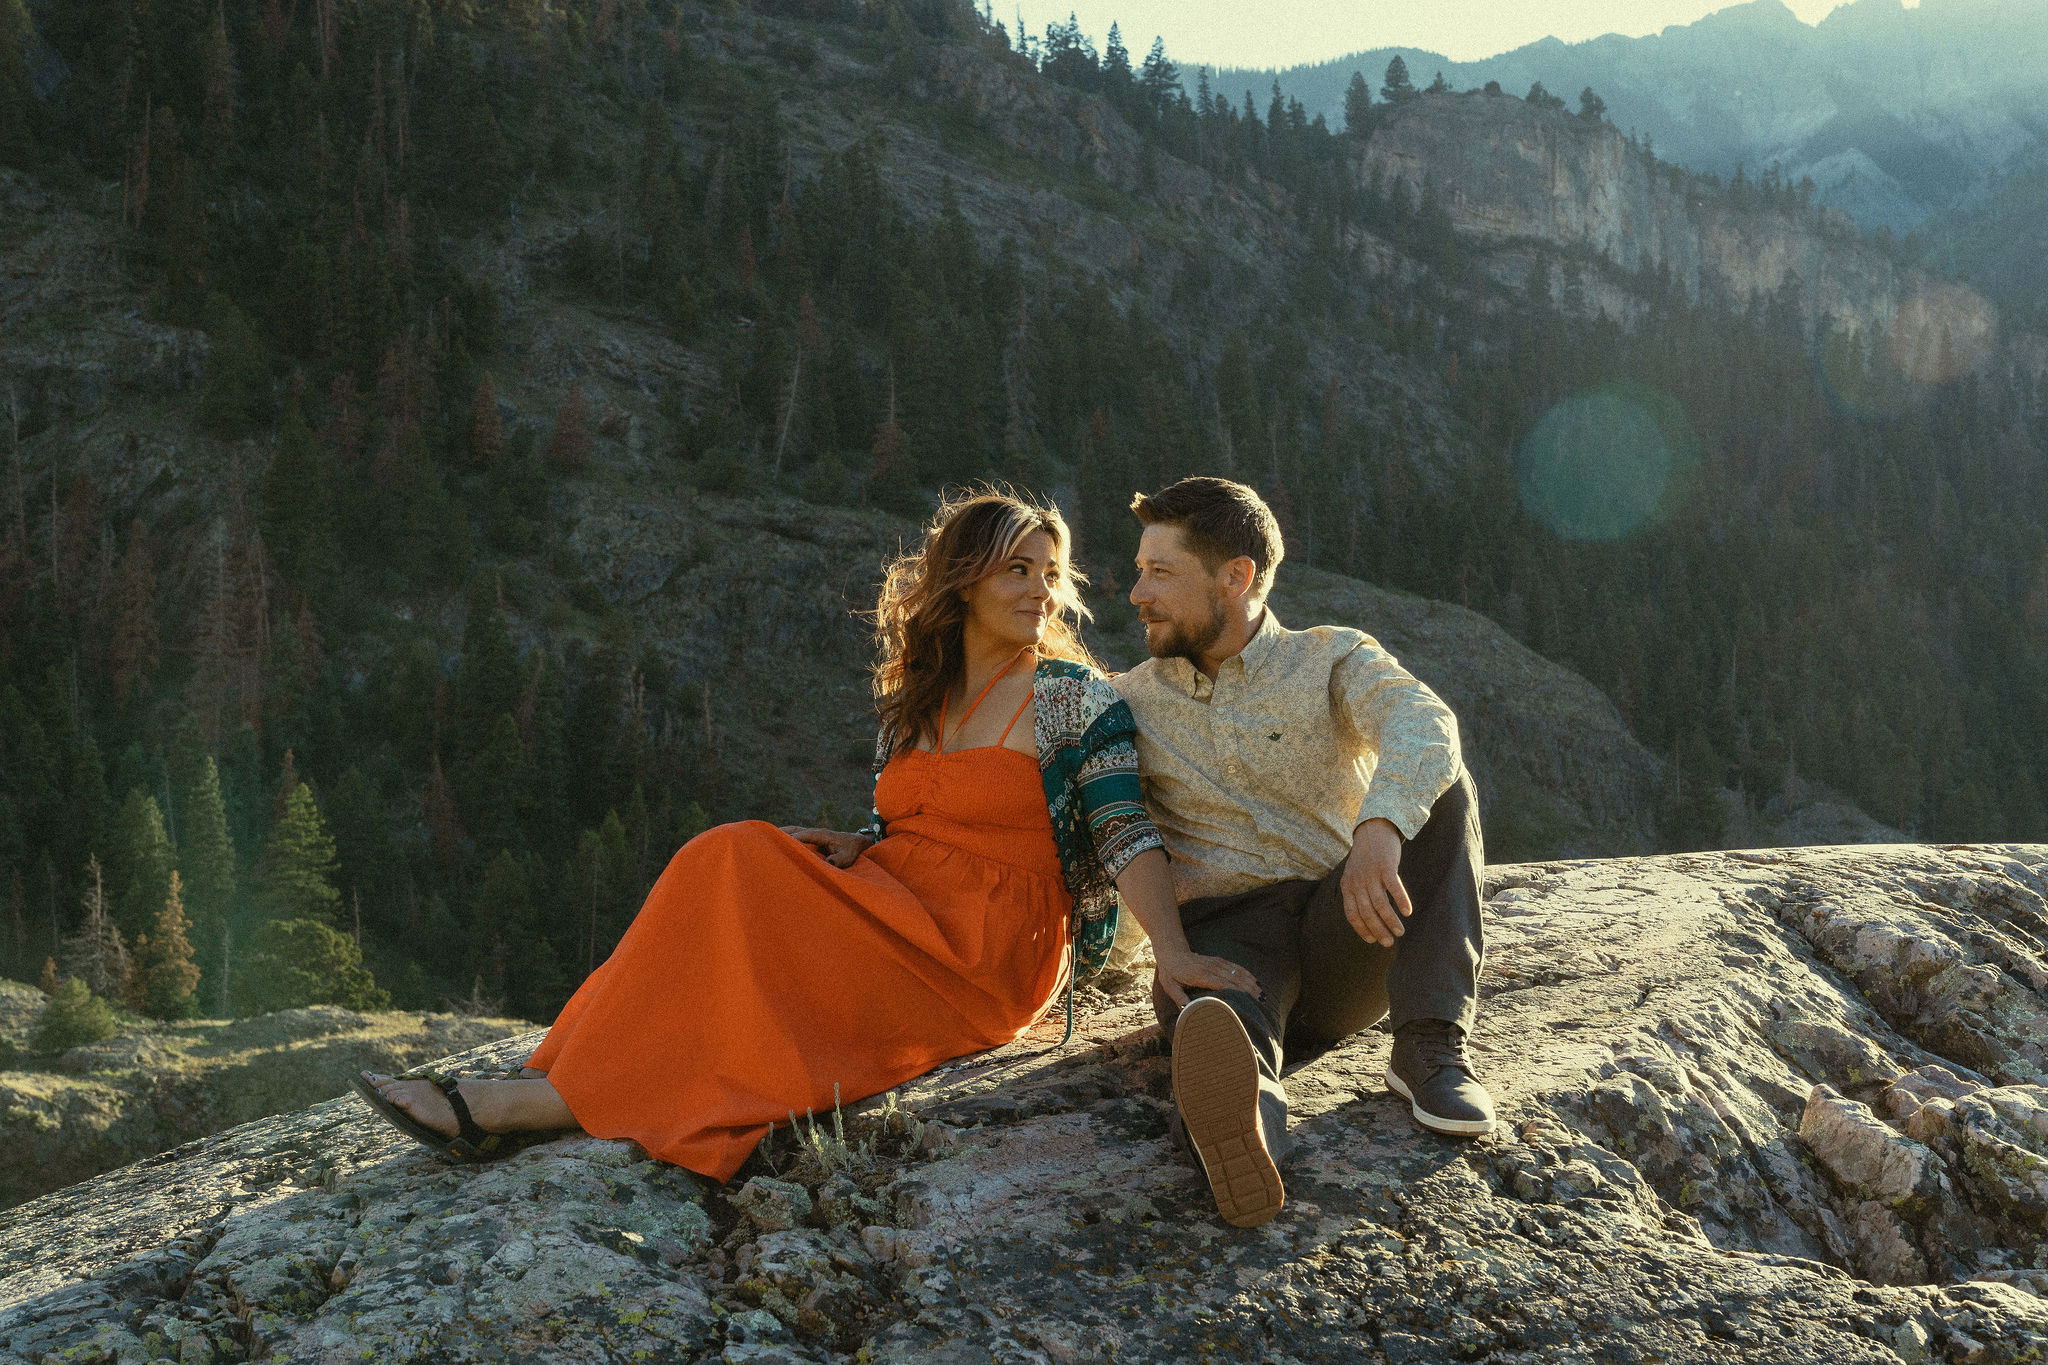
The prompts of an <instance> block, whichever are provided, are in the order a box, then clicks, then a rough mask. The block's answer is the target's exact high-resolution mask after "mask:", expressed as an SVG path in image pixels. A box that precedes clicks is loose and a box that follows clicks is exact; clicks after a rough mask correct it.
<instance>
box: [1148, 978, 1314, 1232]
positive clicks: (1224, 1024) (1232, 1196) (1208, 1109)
mask: <svg viewBox="0 0 2048 1365" xmlns="http://www.w3.org/2000/svg"><path fill="white" fill-rule="evenodd" d="M1173 1102H1174V1104H1175V1105H1177V1106H1178V1107H1179V1109H1180V1119H1181V1123H1182V1124H1183V1125H1184V1126H1185V1127H1186V1129H1187V1134H1188V1142H1189V1144H1190V1145H1191V1146H1193V1147H1194V1149H1195V1155H1196V1158H1197V1159H1198V1160H1199V1161H1200V1162H1201V1165H1202V1174H1204V1175H1206V1176H1207V1177H1208V1178H1209V1189H1210V1192H1211V1193H1213V1194H1214V1195H1215V1196H1216V1210H1217V1212H1218V1213H1220V1214H1222V1215H1223V1221H1224V1222H1226V1223H1229V1224H1231V1225H1232V1226H1233V1227H1240V1228H1255V1227H1257V1226H1258V1225H1259V1224H1261V1223H1264V1222H1266V1221H1267V1220H1268V1219H1270V1218H1271V1217H1272V1216H1273V1215H1274V1214H1276V1213H1278V1212H1280V1206H1281V1205H1282V1204H1284V1203H1286V1202H1287V1193H1286V1190H1285V1189H1284V1188H1283V1187H1282V1185H1281V1183H1280V1168H1279V1167H1278V1166H1276V1165H1274V1164H1273V1156H1272V1153H1270V1152H1268V1151H1267V1150H1266V1138H1265V1134H1264V1133H1262V1132H1261V1131H1260V1129H1259V1062H1258V1057H1257V1056H1256V1055H1255V1054H1254V1053H1253V1052H1252V1040H1251V1035H1250V1034H1248V1033H1246V1032H1245V1031H1244V1024H1243V1023H1242V1022H1241V1021H1240V1020H1239V1019H1238V1017H1237V1012H1236V1011H1235V1010H1233V1009H1231V1008H1230V1006H1228V1005H1226V1004H1224V1003H1223V1002H1222V1001H1221V1000H1218V999H1216V998H1215V997H1213V996H1203V997H1201V998H1200V999H1198V1000H1196V1001H1194V1002H1193V1003H1192V1004H1190V1005H1189V1006H1188V1007H1187V1008H1186V1009H1185V1010H1183V1011H1181V1016H1180V1019H1179V1021H1178V1022H1177V1023H1176V1024H1175V1025H1174V1029H1173Z"/></svg>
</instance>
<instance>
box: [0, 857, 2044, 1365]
mask: <svg viewBox="0 0 2048 1365" xmlns="http://www.w3.org/2000/svg"><path fill="white" fill-rule="evenodd" d="M2043 869H2048V849H2043V848H2038V847H2024V848H2020V847H2001V848H1996V849H1985V848H1975V849H1969V848H1952V849H1927V848H1908V847H1894V848H1884V849H1875V850H1872V849H1819V850H1804V851H1798V852H1773V853H1748V854H1744V853H1715V854H1695V855H1682V856H1674V857H1663V858H1643V859H1630V860H1616V861H1605V862H1601V861H1587V862H1576V863H1551V864H1541V865H1529V866H1520V867H1507V868H1499V869H1495V871H1494V872H1493V874H1492V876H1491V877H1490V878H1489V886H1488V890H1489V892H1490V893H1491V894H1490V899H1489V906H1490V912H1491V913H1490V917H1489V924H1488V933H1489V950H1490V959H1489V962H1488V968H1487V971H1486V974H1485V976H1484V978H1483V980H1482V993H1483V995H1484V997H1485V998H1484V1001H1483V1006H1482V1011H1481V1016H1480V1020H1481V1022H1480V1029H1479V1033H1478V1035H1477V1037H1476V1039H1475V1053H1476V1056H1477V1059H1478V1063H1479V1065H1480V1067H1481V1069H1482V1074H1483V1075H1484V1076H1485V1078H1486V1079H1487V1081H1488V1082H1489V1084H1490V1085H1491V1086H1492V1087H1493V1088H1494V1090H1495V1092H1496V1094H1497V1096H1498V1098H1499V1101H1500V1108H1501V1113H1502V1116H1503V1123H1502V1125H1501V1127H1500V1129H1499V1130H1498V1131H1497V1132H1496V1133H1495V1134H1494V1135H1493V1136H1492V1137H1490V1138H1487V1139H1485V1140H1482V1141H1479V1142H1472V1143H1459V1142H1453V1141H1449V1140H1445V1139H1440V1138H1436V1137H1433V1136H1431V1135H1429V1134H1426V1133H1423V1132H1421V1131H1420V1130H1419V1129H1417V1128H1416V1127H1415V1125H1414V1123H1413V1122H1412V1120H1411V1119H1410V1118H1409V1116H1408V1113H1407V1109H1406V1106H1405V1105H1403V1104H1400V1103H1398V1102H1397V1101H1395V1100H1393V1099H1392V1098H1391V1097H1389V1096H1388V1095H1387V1094H1386V1092H1385V1091H1384V1090H1383V1088H1382V1085H1381V1081H1380V1073H1381V1071H1382V1069H1383V1067H1384V1064H1385V1060H1386V1052H1387V1039H1386V1037H1385V1035H1384V1034H1382V1033H1379V1032H1376V1031H1369V1032H1367V1033H1364V1034H1361V1035H1358V1036H1356V1037H1354V1038H1351V1039H1347V1040H1345V1041H1343V1042H1341V1043H1338V1044H1336V1045H1334V1046H1330V1047H1327V1048H1325V1049H1323V1050H1321V1051H1320V1052H1317V1051H1313V1050H1309V1051H1304V1052H1301V1053H1300V1054H1299V1055H1297V1057H1295V1058H1294V1059H1293V1061H1292V1063H1291V1065H1290V1074H1289V1089H1290V1093H1291V1095H1292V1097H1293V1099H1294V1106H1295V1124H1294V1132H1295V1136H1296V1137H1297V1139H1298V1141H1299V1147H1298V1151H1297V1154H1296V1156H1295V1157H1294V1158H1293V1160H1292V1161H1290V1163H1289V1164H1288V1166H1287V1168H1286V1176H1287V1184H1288V1200H1289V1202H1288V1204H1287V1207H1286V1208H1285V1209H1284V1210H1283V1211H1282V1213H1281V1215H1280V1217H1278V1218H1277V1219H1275V1220H1274V1221H1273V1222H1272V1223H1270V1224H1268V1225H1266V1226H1265V1227H1263V1228H1259V1229H1255V1230H1252V1231H1248V1232H1245V1231H1238V1230H1234V1229H1230V1228H1228V1227H1226V1226H1225V1225H1224V1224H1222V1223H1221V1222H1220V1220H1218V1219H1217V1218H1216V1216H1215V1212H1214V1207H1213V1205H1212V1204H1211V1203H1210V1201H1209V1198H1208V1193H1207V1188H1206V1185H1205V1184H1204V1183H1203V1182H1202V1180H1201V1178H1200V1177H1199V1176H1198V1175H1197V1174H1196V1173H1195V1172H1194V1171H1193V1170H1192V1169H1190V1168H1189V1166H1188V1165H1187V1164H1186V1162H1185V1161H1184V1160H1183V1159H1182V1158H1181V1157H1180V1156H1179V1155H1178V1154H1177V1153H1176V1151H1175V1150H1174V1148H1173V1147H1172V1145H1171V1144H1170V1143H1169V1142H1168V1141H1167V1140H1166V1136H1165V1128H1166V1114H1167V1107H1168V1099H1167V1097H1168V1091H1169V1082H1168V1063H1167V1059H1166V1058H1165V1057H1164V1056H1163V1054H1162V1051H1161V1045H1160V1037H1159V1033H1158V1030H1157V1028H1156V1026H1153V1025H1152V1024H1151V1021H1150V1010H1149V1005H1148V1004H1147V1001H1146V996H1145V990H1144V981H1143V974H1142V971H1139V972H1134V973H1125V974H1124V975H1122V976H1121V977H1119V978H1117V979H1116V980H1114V981H1112V982H1110V983H1109V985H1110V989H1107V990H1104V991H1097V992H1095V993H1093V994H1092V996H1091V1002H1090V1008H1089V1010H1088V1012H1087V1015H1086V1017H1085V1018H1084V1020H1083V1021H1082V1027H1081V1030H1080V1033H1079V1037H1078V1039H1077V1041H1076V1043H1074V1044H1072V1045H1070V1046H1068V1047H1067V1048H1064V1049H1059V1048H1056V1047H1054V1046H1053V1044H1054V1043H1055V1041H1056V1040H1057V1038H1058V1032H1057V1030H1056V1029H1055V1028H1054V1027H1053V1026H1052V1025H1051V1024H1050V1023H1049V1024H1048V1025H1047V1026H1045V1027H1043V1028H1041V1029H1039V1030H1036V1031H1034V1032H1033V1034H1032V1035H1030V1036H1028V1037H1027V1038H1025V1039H1023V1040H1020V1041H1019V1042H1018V1043H1016V1044H1014V1045H1012V1046H1010V1047H1007V1048H1002V1049H998V1050H997V1051H995V1052H991V1053H986V1054H981V1055H978V1056H975V1057H969V1058H963V1059H960V1060H959V1061H957V1062H955V1063H952V1064H949V1065H947V1066H945V1067H942V1068H940V1069H939V1070H937V1071H935V1072H933V1073H932V1074H930V1075H928V1076H925V1077H922V1078H919V1079H918V1080H916V1081H914V1082H912V1083H910V1084H909V1085H906V1086H905V1087H903V1088H902V1089H901V1090H900V1091H898V1092H896V1093H895V1094H894V1095H892V1096H891V1097H889V1098H888V1099H887V1100H886V1101H871V1102H866V1103H863V1104H860V1105H854V1106H849V1107H848V1108H847V1109H846V1110H845V1112H844V1113H843V1114H841V1115H840V1116H838V1117H839V1119H840V1122H838V1123H834V1122H832V1121H831V1120H830V1119H829V1118H828V1119H824V1120H820V1121H818V1122H816V1123H815V1124H813V1125H810V1126H808V1129H807V1131H806V1130H805V1129H804V1128H802V1127H800V1129H799V1131H798V1132H797V1133H794V1134H792V1133H790V1132H789V1131H788V1130H787V1129H783V1130H780V1131H779V1132H778V1135H777V1137H776V1139H775V1141H774V1142H772V1143H771V1144H769V1145H768V1147H767V1149H766V1150H765V1151H763V1152H762V1153H761V1154H760V1155H758V1156H757V1158H756V1159H755V1160H754V1161H753V1162H752V1163H751V1164H750V1165H749V1167H748V1168H747V1169H746V1170H744V1171H743V1172H742V1173H741V1177H740V1178H739V1179H738V1180H736V1181H735V1182H734V1183H733V1184H732V1185H731V1186H728V1187H725V1188H722V1189H721V1188H712V1187H706V1186H705V1185H703V1184H701V1183H700V1182H698V1181H696V1180H695V1179H693V1178H691V1177H689V1176H687V1175H686V1174H685V1173H683V1172H680V1171H678V1170H676V1169H675V1168H673V1167H669V1166H665V1165H663V1164H661V1163H659V1162H655V1161H652V1160H650V1159H648V1158H647V1157H646V1156H645V1155H644V1154H643V1153H641V1152H640V1151H639V1149H638V1148H636V1147H634V1146H633V1145H632V1144H630V1143H624V1142H608V1141H602V1140H598V1139H594V1138H588V1137H581V1136H577V1137H571V1138H562V1139H555V1140H541V1141H537V1142H534V1143H533V1144H531V1145H528V1146H526V1147H524V1148H523V1149H522V1150H520V1151H519V1152H517V1153H516V1154H515V1155H513V1156H510V1157H508V1158H506V1159H504V1160H502V1161H500V1162H497V1163H494V1164H491V1165H487V1166H482V1167H448V1166H443V1165H441V1164H439V1163H437V1162H436V1161H435V1160H434V1159H433V1158H432V1157H431V1156H429V1155H428V1154H427V1153H425V1151H424V1150H423V1149H421V1148H419V1147H417V1146H416V1145H414V1144H412V1143H410V1142H409V1141H408V1140H406V1139H405V1138H403V1137H402V1136H400V1135H398V1134H397V1133H395V1132H393V1131H391V1130H390V1129H388V1128H387V1127H385V1126H383V1125H382V1124H381V1123H380V1122H379V1121H377V1120H375V1119H374V1118H373V1117H372V1116H371V1115H370V1114H369V1113H368V1111H367V1109H366V1108H365V1107H364V1106H362V1105H361V1104H360V1102H358V1101H356V1100H354V1099H352V1098H351V1099H343V1100H336V1101H330V1102H328V1103H325V1104H321V1105H317V1106H315V1107H313V1108H312V1109H308V1110H304V1111H302V1112H299V1113H296V1114H290V1115H284V1116H280V1117H277V1118H273V1119H267V1120H263V1121H261V1122H258V1123H254V1124H249V1125H245V1126H243V1127H241V1128H237V1129H234V1130H231V1131H229V1132H226V1133H222V1134H219V1135H217V1136H215V1137H212V1138H208V1139H205V1140H204V1141H201V1142H198V1143H194V1144H191V1145H190V1146H188V1147H186V1148H183V1149H180V1150H179V1151H177V1152H172V1153H167V1154H165V1155H164V1156H161V1157H157V1158H152V1159H151V1160H149V1161H146V1162H142V1163H138V1164H137V1165H134V1166H130V1167H127V1168H125V1169H123V1170H119V1171H115V1172H111V1173H109V1174H107V1175H104V1176H101V1177H99V1178H97V1179H95V1180H93V1181H90V1182H87V1183H85V1184H82V1185H78V1186H75V1187H73V1188H71V1189H67V1190H63V1191H59V1192H57V1193H55V1194H52V1195H49V1196H46V1197H45V1198H43V1199H40V1200H37V1201H35V1202H34V1203H31V1204H28V1205H25V1206H23V1207H21V1208H18V1209H15V1210H12V1211H10V1212H7V1213H5V1214H0V1361H5V1362H6V1363H7V1365H13V1362H15V1361H36V1362H41V1361H45V1360H57V1359H67V1360H79V1361H84V1360H105V1361H111V1360H129V1359H133V1360H156V1359H178V1360H188V1361H212V1360H240V1359H263V1360H269V1359H280V1358H281V1359H286V1360H294V1361H296V1360H308V1361H336V1362H339V1361H342V1360H350V1361H356V1360H361V1359H365V1358H369V1359H377V1360H393V1361H403V1360H418V1361H425V1360H436V1361H468V1360H478V1361H481V1360H500V1359H509V1358H516V1357H525V1358H534V1359H550V1360H553V1359H563V1360H578V1361H584V1360H587V1361H613V1360H617V1361H622V1362H623V1361H629V1360H636V1359H638V1360H678V1361H692V1362H700V1361H701V1362H708V1361H731V1362H742V1361H747V1362H791V1361H810V1362H825V1361H851V1360H860V1361H867V1362H885V1361H886V1362H905V1363H907V1362H912V1361H918V1362H938V1361H969V1360H973V1361H985V1360H1051V1361H1063V1362H1082V1361H1107V1360H1110V1359H1116V1360H1119V1361H1132V1360H1137V1361H1157V1362H1162V1363H1163V1362H1169V1361H1170V1362H1181V1361H1187V1360H1200V1359H1233V1360H1235V1359H1243V1360H1273V1361H1280V1360H1292V1361H1302V1362H1309V1361H1345V1362H1351V1361H1366V1362H1383V1361H1384V1362H1405V1361H1417V1362H1420V1361H1439V1360H1450V1359H1469V1360H1491V1361H1496V1362H1501V1365H1507V1363H1508V1362H1521V1361H1534V1360H1572V1361H1639V1360H1640V1361H1648V1360H1663V1361H1699V1362H1708V1361H1714V1362H1720V1361H1749V1362H1759V1363H1761V1362H1782V1361H1786V1360H1795V1359H1805V1360H1814V1361H1829V1362H1834V1361H1859V1362H1872V1363H1873V1365H1877V1363H1879V1362H1884V1363H1886V1365H1890V1363H1892V1362H1900V1361H1906V1362H1920V1361H1924V1362H1936V1361H1939V1362H1945V1363H1947V1365H1979V1363H1980V1362H1981V1363H1983V1365H2017V1363H2018V1362H2021V1361H2032V1360H2038V1359H2040V1358H2041V1357H2042V1354H2043V1352H2048V1297H2044V1295H2048V1091H2044V1090H2043V1088H2042V1087H2041V1086H2040V1085H2039V1084H2037V1083H2036V1082H2034V1081H2031V1080H2024V1079H2017V1078H2018V1077H2020V1076H2022V1075H2023V1074H2030V1073H2028V1072H2027V1069H2028V1068H2030V1067H2032V1066H2033V1065H2034V1062H2033V1061H2032V1060H2031V1059H2030V1058H2029V1056H2028V1055H2027V1054H2026V1053H2024V1052H2022V1051H2020V1049H2021V1048H2023V1047H2024V1046H2025V1045H2026V1044H2027V1043H2028V1042H2029V1041H2032V1039H2031V1038H2030V1036H2029V1035H2028V1033H2027V1028H2026V1020H2027V1018H2028V1017H2029V1014H2028V1011H2031V1010H2035V1009H2038V1008H2040V1006H2041V1003H2042V1002H2041V998H2040V991H2039V987H2038V986H2036V985H2035V984H2034V978H2033V977H2032V975H2031V973H2032V971H2033V970H2034V969H2035V968H2037V967H2038V966H2039V965H2041V964H2040V959H2039V957H2038V953H2037V950H2036V949H2035V948H2034V947H2032V946H2031V941H2030V939H2029V936H2030V935H2032V934H2033V932H2034V931H2033V929H2032V928H2030V927H2029V926H2031V925H2034V924H2037V923H2039V917H2040V916H2042V914H2043V912H2044V911H2048V896H2044V894H2043V886H2042V883H2041V881H2040V877H2041V873H2042V871H2043ZM2032 941H2038V940H2037V939H2034V940H2032ZM1912 943H1923V944H1927V945H1929V946H1928V947H1927V948H1923V949H1913V948H1911V947H1910V946H1907V945H1910V944H1912ZM1936 959H1939V964H1938V965H1936V966H1935V967H1934V968H1933V969H1932V970H1920V971H1918V972H1917V974H1915V970H1914V968H1913V964H1914V963H1917V962H1933V961H1935V960H1936ZM1980 969H1988V971H1987V970H1980ZM1994 976H1995V979H1993V977H1994ZM1942 1019H1949V1020H1960V1021H1961V1024H1959V1025H1958V1027H1959V1028H1962V1029H1963V1032H1961V1033H1958V1032H1954V1031H1944V1030H1942V1029H1940V1028H1930V1027H1929V1025H1928V1021H1929V1020H1942ZM1958 1036H1967V1037H1969V1038H1970V1039H1972V1040H1973V1042H1972V1045H1971V1050H1970V1057H1971V1058H1974V1059H1975V1060H1974V1061H1973V1060H1971V1059H1970V1058H1962V1057H1957V1056H1955V1055H1953V1054H1952V1053H1950V1052H1947V1051H1944V1050H1942V1049H1941V1048H1940V1047H1939V1044H1940V1043H1941V1041H1942V1040H1944V1039H1946V1038H1951V1037H1958ZM533 1041H534V1036H533V1035H528V1036H527V1037H524V1038H521V1039H514V1040H509V1041H507V1042H504V1043H500V1044H494V1045H491V1046H489V1047H485V1048H481V1049H475V1050H472V1051H471V1052H469V1053H466V1054H462V1055H460V1056H458V1057H455V1058H452V1059H450V1060H449V1062H448V1065H450V1066H454V1067H458V1068H468V1069H472V1070H485V1071H494V1070H502V1069H503V1068H506V1067H509V1066H511V1065H514V1064H516V1062H517V1061H518V1059H519V1058H520V1057H521V1056H523V1055H524V1053H525V1050H526V1049H527V1048H529V1047H530V1046H531V1045H532V1043H533ZM800 1122H801V1121H800Z"/></svg>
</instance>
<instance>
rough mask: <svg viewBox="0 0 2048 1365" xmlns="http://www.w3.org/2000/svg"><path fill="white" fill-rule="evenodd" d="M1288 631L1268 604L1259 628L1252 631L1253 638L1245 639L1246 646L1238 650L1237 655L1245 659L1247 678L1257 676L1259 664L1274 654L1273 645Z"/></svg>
mask: <svg viewBox="0 0 2048 1365" xmlns="http://www.w3.org/2000/svg"><path fill="white" fill-rule="evenodd" d="M1286 633H1287V627H1285V626H1283V625H1281V624H1280V618H1279V617H1277V616H1275V615H1274V614H1273V608H1272V607H1270V606H1268V607H1267V608H1266V609H1265V614H1264V615H1263V616H1261V617H1260V618H1259V628H1258V629H1257V630H1255V631H1253V632H1252V638H1251V639H1249V640H1247V641H1245V642H1244V648H1243V649H1240V650H1239V651H1238V652H1237V657H1238V658H1239V659H1241V660H1243V661H1244V675H1245V676H1246V677H1247V678H1250V677H1255V676H1257V674H1258V671H1259V666H1260V665H1261V664H1263V663H1265V662H1266V660H1267V659H1268V658H1270V657H1271V656H1272V653H1273V647H1274V646H1275V645H1277V644H1278V643H1279V642H1280V637H1281V636H1282V635H1285V634H1286Z"/></svg>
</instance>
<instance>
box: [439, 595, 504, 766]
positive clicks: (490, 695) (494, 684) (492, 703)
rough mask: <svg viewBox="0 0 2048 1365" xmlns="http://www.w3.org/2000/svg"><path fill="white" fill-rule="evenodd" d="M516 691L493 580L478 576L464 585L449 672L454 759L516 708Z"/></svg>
mask: <svg viewBox="0 0 2048 1365" xmlns="http://www.w3.org/2000/svg"><path fill="white" fill-rule="evenodd" d="M519 692H520V676H519V655H518V652H517V651H516V650H515V649H514V648H513V646H512V636H511V633H510V632H509V631H508V630H507V629H506V625H505V613H504V612H503V611H502V610H500V608H499V605H498V579H497V577H496V576H495V575H481V576H479V577H478V578H477V580H476V581H475V582H474V583H472V584H470V588H469V619H468V620H467V621H466V622H465V623H464V625H463V629H462V665H461V668H460V669H459V670H458V671H457V673H456V675H455V698H454V700H455V708H454V716H453V717H452V719H453V720H454V722H455V724H454V740H455V754H456V759H457V762H458V763H459V762H461V761H462V760H464V759H466V758H468V757H469V756H470V755H472V754H474V753H476V752H478V751H479V750H481V749H482V748H483V747H484V745H485V744H487V743H488V742H489V741H490V738H491V732H492V730H493V729H494V728H495V727H496V725H497V722H498V717H500V716H503V715H508V714H510V713H511V712H512V711H514V710H515V709H516V708H517V707H518V705H519ZM458 794H460V793H458Z"/></svg>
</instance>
